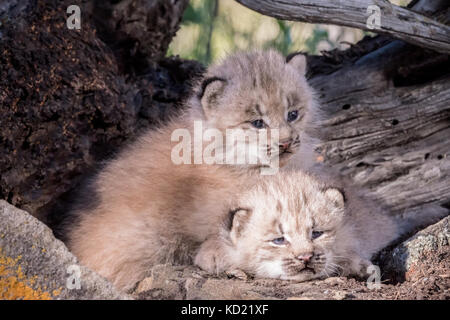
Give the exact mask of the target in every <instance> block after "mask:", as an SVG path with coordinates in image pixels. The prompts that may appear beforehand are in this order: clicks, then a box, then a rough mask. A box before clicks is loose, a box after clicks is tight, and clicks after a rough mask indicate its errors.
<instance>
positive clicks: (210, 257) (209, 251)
mask: <svg viewBox="0 0 450 320" xmlns="http://www.w3.org/2000/svg"><path fill="white" fill-rule="evenodd" d="M194 264H195V265H197V266H199V267H200V268H201V269H203V270H205V271H207V272H208V273H211V274H216V275H217V274H219V273H221V272H224V271H225V268H226V266H225V263H224V253H223V251H222V250H220V249H219V247H218V246H217V244H216V243H215V242H213V241H209V242H208V241H206V242H204V243H203V244H202V246H201V247H200V249H199V251H198V252H197V255H196V256H195V258H194Z"/></svg>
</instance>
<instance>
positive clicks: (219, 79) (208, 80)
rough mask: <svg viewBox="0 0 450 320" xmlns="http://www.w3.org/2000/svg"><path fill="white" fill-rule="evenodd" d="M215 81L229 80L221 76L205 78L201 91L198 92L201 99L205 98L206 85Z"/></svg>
mask: <svg viewBox="0 0 450 320" xmlns="http://www.w3.org/2000/svg"><path fill="white" fill-rule="evenodd" d="M215 81H223V82H225V83H226V82H227V80H226V79H224V78H220V77H212V78H207V79H205V80H203V82H202V85H201V87H200V92H199V93H198V98H199V99H201V98H203V95H204V94H205V90H206V87H207V86H208V85H209V84H211V83H212V82H215Z"/></svg>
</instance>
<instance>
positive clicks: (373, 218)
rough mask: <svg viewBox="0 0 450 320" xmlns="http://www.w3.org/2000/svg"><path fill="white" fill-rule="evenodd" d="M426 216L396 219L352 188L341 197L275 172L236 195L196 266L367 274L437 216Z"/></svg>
mask: <svg viewBox="0 0 450 320" xmlns="http://www.w3.org/2000/svg"><path fill="white" fill-rule="evenodd" d="M424 214H425V215H424V217H423V219H419V218H418V217H416V219H415V220H414V221H408V220H403V221H402V220H398V221H397V219H393V218H391V217H389V216H387V215H385V214H384V213H383V212H382V211H380V210H379V209H378V208H376V207H374V206H373V205H372V204H371V203H370V202H368V201H367V199H365V200H361V199H358V197H357V196H356V195H355V194H354V193H350V192H349V194H348V195H347V194H346V196H344V194H343V193H342V192H341V191H340V190H339V189H337V188H335V187H333V186H330V185H327V184H326V183H323V182H319V181H318V180H316V179H315V178H313V177H312V176H309V175H307V174H304V173H302V172H291V173H288V172H280V173H279V174H278V175H276V176H268V177H261V178H260V183H258V184H257V185H256V186H254V187H253V188H252V189H251V190H249V191H248V192H246V193H244V194H242V195H241V196H240V197H239V199H238V200H236V202H235V204H234V206H233V207H232V210H231V211H230V213H229V215H228V218H227V219H226V222H225V223H223V224H222V225H221V227H220V230H218V232H217V233H216V235H215V236H213V237H211V238H210V239H208V240H207V241H205V242H204V243H203V244H202V246H201V248H200V250H199V252H198V254H197V256H196V258H195V263H196V264H197V265H198V266H200V267H201V268H202V269H205V270H206V271H209V272H211V273H219V272H222V271H227V270H234V269H239V270H242V271H245V272H247V273H250V274H253V275H255V276H256V277H261V278H278V279H283V280H296V281H306V280H311V279H315V278H322V277H327V276H331V275H333V274H340V275H359V276H365V275H366V272H367V267H368V266H369V265H371V262H370V259H371V258H372V256H373V255H374V254H375V253H377V252H378V251H379V250H381V249H382V248H384V247H386V246H387V245H388V244H389V243H390V242H391V241H393V240H394V239H396V238H397V237H398V236H399V235H400V234H402V233H404V232H408V231H410V230H411V229H413V228H414V227H416V225H417V224H422V223H424V222H425V221H427V220H428V221H427V223H430V222H431V220H433V219H435V218H436V217H435V216H432V215H426V214H427V213H424ZM414 224H416V225H414Z"/></svg>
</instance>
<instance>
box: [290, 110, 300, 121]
mask: <svg viewBox="0 0 450 320" xmlns="http://www.w3.org/2000/svg"><path fill="white" fill-rule="evenodd" d="M297 118H298V110H293V111H289V112H288V115H287V121H288V122H292V121H295V120H297Z"/></svg>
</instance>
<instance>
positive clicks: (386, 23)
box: [236, 0, 450, 54]
mask: <svg viewBox="0 0 450 320" xmlns="http://www.w3.org/2000/svg"><path fill="white" fill-rule="evenodd" d="M236 1H237V2H239V3H240V4H242V5H244V6H246V7H248V8H250V9H252V10H255V11H257V12H259V13H262V14H265V15H267V16H271V17H275V18H278V19H282V20H292V21H303V22H309V23H327V24H335V25H340V26H347V27H354V28H358V29H362V30H367V31H375V32H377V33H382V34H387V35H389V36H392V37H394V38H396V39H400V40H403V41H406V42H409V43H411V44H415V45H418V46H420V47H423V48H429V49H433V50H436V51H438V52H443V53H447V54H448V53H450V27H449V26H447V25H445V24H442V23H439V22H437V21H435V20H433V19H430V18H428V17H425V16H423V15H421V14H419V13H417V12H414V11H411V10H408V9H406V8H402V7H399V6H396V5H394V4H392V3H390V2H389V1H384V0H341V1H327V0H236ZM369 6H377V7H378V8H380V12H381V21H380V22H381V23H380V25H379V27H377V28H375V29H373V28H370V27H369V26H368V24H367V20H368V16H369V14H368V13H367V10H368V8H369Z"/></svg>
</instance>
